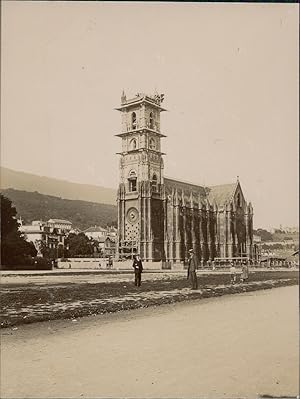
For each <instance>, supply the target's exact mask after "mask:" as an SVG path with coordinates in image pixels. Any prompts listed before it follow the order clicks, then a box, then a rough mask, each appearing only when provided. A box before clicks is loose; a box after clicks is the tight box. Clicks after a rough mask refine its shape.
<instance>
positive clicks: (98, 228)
mask: <svg viewBox="0 0 300 399" xmlns="http://www.w3.org/2000/svg"><path fill="white" fill-rule="evenodd" d="M105 231H107V230H106V229H104V228H103V227H101V226H91V227H89V228H88V229H86V230H84V233H102V232H105Z"/></svg>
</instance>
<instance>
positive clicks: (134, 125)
mask: <svg viewBox="0 0 300 399" xmlns="http://www.w3.org/2000/svg"><path fill="white" fill-rule="evenodd" d="M131 124H132V130H135V129H136V113H135V112H133V113H132V114H131Z"/></svg>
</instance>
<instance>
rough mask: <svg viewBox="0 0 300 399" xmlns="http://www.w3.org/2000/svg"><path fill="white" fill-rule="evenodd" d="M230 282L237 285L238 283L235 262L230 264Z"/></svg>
mask: <svg viewBox="0 0 300 399" xmlns="http://www.w3.org/2000/svg"><path fill="white" fill-rule="evenodd" d="M230 265H231V266H230V280H231V284H235V283H236V268H235V264H234V263H233V262H231V264H230Z"/></svg>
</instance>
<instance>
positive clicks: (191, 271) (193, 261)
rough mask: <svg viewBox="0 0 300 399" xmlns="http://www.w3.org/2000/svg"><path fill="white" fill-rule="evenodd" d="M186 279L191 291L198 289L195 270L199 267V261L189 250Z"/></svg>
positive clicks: (191, 250)
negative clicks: (190, 284)
mask: <svg viewBox="0 0 300 399" xmlns="http://www.w3.org/2000/svg"><path fill="white" fill-rule="evenodd" d="M188 264H189V266H188V278H189V279H190V281H191V283H192V290H197V289H198V281H197V274H196V270H197V269H198V266H199V261H198V258H197V256H196V255H195V254H194V250H193V249H190V250H189V262H188Z"/></svg>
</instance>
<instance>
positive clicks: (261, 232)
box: [253, 229, 273, 241]
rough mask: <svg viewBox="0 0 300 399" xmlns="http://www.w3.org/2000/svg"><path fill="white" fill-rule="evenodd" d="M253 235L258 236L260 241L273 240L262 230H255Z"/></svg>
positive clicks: (268, 233) (270, 235)
mask: <svg viewBox="0 0 300 399" xmlns="http://www.w3.org/2000/svg"><path fill="white" fill-rule="evenodd" d="M253 234H256V235H258V236H259V237H260V238H261V240H262V241H272V240H273V236H272V234H271V233H270V232H269V231H267V230H264V229H257V230H254V231H253Z"/></svg>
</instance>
